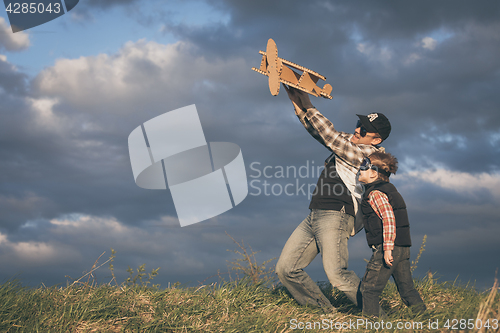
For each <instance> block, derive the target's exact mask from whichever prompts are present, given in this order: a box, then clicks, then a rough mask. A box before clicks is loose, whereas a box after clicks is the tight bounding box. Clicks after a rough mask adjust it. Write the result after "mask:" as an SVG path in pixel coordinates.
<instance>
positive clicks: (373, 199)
mask: <svg viewBox="0 0 500 333" xmlns="http://www.w3.org/2000/svg"><path fill="white" fill-rule="evenodd" d="M368 203H369V204H370V206H371V207H372V208H373V210H374V211H375V212H376V213H377V215H378V216H379V217H380V219H382V228H383V237H384V251H392V250H394V240H395V239H396V218H395V217H394V211H393V210H392V206H391V204H390V203H389V199H388V198H387V195H386V194H385V193H382V192H380V191H377V190H374V191H372V192H370V195H369V196H368Z"/></svg>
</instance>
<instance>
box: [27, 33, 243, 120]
mask: <svg viewBox="0 0 500 333" xmlns="http://www.w3.org/2000/svg"><path fill="white" fill-rule="evenodd" d="M192 51H193V50H192V46H191V45H189V44H188V43H184V42H177V43H175V44H169V45H163V44H159V43H156V42H146V41H145V40H139V41H137V42H135V43H134V42H127V43H126V44H125V45H124V46H123V47H122V48H121V49H120V51H119V52H118V53H117V54H115V55H108V54H99V55H97V56H89V57H80V58H78V59H60V60H57V61H56V63H55V65H54V66H52V67H50V68H47V69H45V70H43V71H42V72H41V73H40V74H39V75H38V77H37V78H36V79H35V82H36V85H37V86H38V89H39V91H40V92H41V93H42V94H44V95H46V96H55V97H59V98H61V99H63V100H66V101H69V102H70V103H72V104H74V105H77V106H84V107H85V108H86V110H88V112H96V113H101V112H103V109H104V108H105V109H106V112H113V111H112V110H115V112H125V111H123V108H122V109H120V107H119V106H121V105H124V106H125V107H127V106H128V104H130V103H135V104H141V105H144V103H149V102H150V101H151V100H156V101H158V100H164V99H165V98H169V99H172V98H175V99H177V100H178V99H179V98H182V96H184V97H185V98H186V99H187V98H190V99H192V96H193V91H195V93H196V94H200V93H202V92H203V91H207V90H213V89H216V90H217V89H218V90H221V89H223V88H224V87H223V86H224V85H226V84H227V85H228V86H229V85H230V83H229V82H227V80H226V79H225V78H226V77H228V76H230V75H229V73H233V74H234V75H235V76H236V75H237V74H238V73H239V72H243V71H245V70H247V69H248V65H247V64H246V63H245V62H244V61H243V60H242V59H232V60H226V61H222V60H210V61H209V60H207V59H205V58H204V57H202V56H197V55H195V54H194V52H192ZM199 82H210V83H212V84H210V85H204V86H203V87H200V85H199ZM214 84H215V86H214ZM221 86H222V87H221ZM200 88H202V90H200Z"/></svg>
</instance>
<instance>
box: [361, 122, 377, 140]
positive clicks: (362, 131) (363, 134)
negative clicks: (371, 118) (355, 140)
mask: <svg viewBox="0 0 500 333" xmlns="http://www.w3.org/2000/svg"><path fill="white" fill-rule="evenodd" d="M356 128H359V135H360V136H361V137H362V138H364V137H365V136H366V133H368V131H367V130H366V128H364V127H363V125H362V124H361V121H359V120H358V122H357V123H356ZM368 136H369V137H372V138H377V137H378V136H376V135H368Z"/></svg>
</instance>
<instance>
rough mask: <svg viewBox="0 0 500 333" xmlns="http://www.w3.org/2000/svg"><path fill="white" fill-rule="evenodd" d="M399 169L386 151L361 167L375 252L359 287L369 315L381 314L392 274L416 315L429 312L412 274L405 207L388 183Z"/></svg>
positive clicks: (368, 235)
mask: <svg viewBox="0 0 500 333" xmlns="http://www.w3.org/2000/svg"><path fill="white" fill-rule="evenodd" d="M397 169H398V161H397V159H396V158H395V157H394V156H392V155H391V154H388V153H385V152H375V153H373V154H371V155H370V156H369V157H368V158H365V160H364V161H363V163H362V164H361V167H360V174H359V181H360V182H361V183H364V184H365V193H364V194H363V199H362V201H361V211H362V213H363V224H364V228H365V231H366V239H367V241H368V246H370V247H371V248H372V251H373V255H372V257H371V259H370V262H368V265H367V266H366V273H365V276H364V277H363V280H362V281H361V286H360V290H361V293H362V298H363V315H366V316H378V315H379V296H380V294H381V293H382V291H383V290H384V287H385V285H386V284H387V281H389V278H390V277H391V275H392V277H393V278H394V282H395V283H396V286H397V288H398V291H399V294H400V295H401V298H402V300H403V302H404V303H405V304H406V305H407V306H411V307H413V308H412V310H413V311H414V312H416V313H422V312H423V311H425V309H426V307H425V304H424V303H423V301H422V298H421V297H420V295H419V294H418V291H417V290H416V289H415V286H414V285H413V279H412V276H411V271H410V246H411V239H410V225H409V221H408V214H407V212H406V205H405V202H404V200H403V197H402V196H401V194H399V192H398V191H397V190H396V187H395V186H394V185H392V184H391V183H390V182H389V176H390V175H391V173H396V171H397Z"/></svg>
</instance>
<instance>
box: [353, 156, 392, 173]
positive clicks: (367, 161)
mask: <svg viewBox="0 0 500 333" xmlns="http://www.w3.org/2000/svg"><path fill="white" fill-rule="evenodd" d="M359 169H360V170H363V171H366V170H368V169H372V170H375V171H377V172H378V173H381V174H383V175H385V176H387V177H389V176H390V175H391V173H390V172H388V171H385V170H384V169H382V168H379V167H378V166H376V165H373V164H372V161H370V159H369V158H368V157H365V158H364V159H363V162H362V163H361V165H360V167H359Z"/></svg>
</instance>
